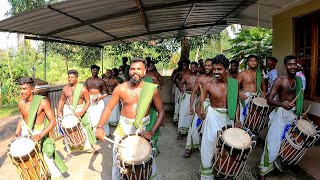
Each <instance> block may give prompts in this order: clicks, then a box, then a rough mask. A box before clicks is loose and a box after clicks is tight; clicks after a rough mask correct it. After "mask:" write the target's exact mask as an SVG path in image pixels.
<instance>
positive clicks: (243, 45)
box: [230, 27, 272, 67]
mask: <svg viewBox="0 0 320 180" xmlns="http://www.w3.org/2000/svg"><path fill="white" fill-rule="evenodd" d="M230 42H231V45H232V48H231V49H230V53H231V54H232V55H233V58H234V59H235V60H238V61H243V60H244V59H245V58H246V57H247V56H248V55H250V54H254V55H257V56H258V57H259V58H260V60H261V61H262V62H263V60H264V59H265V58H266V57H268V56H271V55H272V30H271V29H265V28H261V27H252V28H249V29H242V30H241V31H240V33H238V34H237V37H236V38H234V39H232V40H230ZM243 66H246V65H245V64H243V65H242V67H243Z"/></svg>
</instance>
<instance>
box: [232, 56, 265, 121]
mask: <svg viewBox="0 0 320 180" xmlns="http://www.w3.org/2000/svg"><path fill="white" fill-rule="evenodd" d="M258 59H259V58H258V57H257V56H255V55H249V56H248V57H247V63H248V70H245V71H242V72H240V73H239V74H238V76H237V80H238V81H239V85H240V90H241V92H240V93H239V97H240V121H241V123H242V124H243V123H244V119H245V117H246V114H247V111H248V105H249V102H250V101H251V99H252V98H253V97H254V96H256V95H262V96H263V97H265V95H266V91H267V87H266V84H265V81H264V79H263V78H262V73H261V69H260V68H258V66H259V62H258Z"/></svg>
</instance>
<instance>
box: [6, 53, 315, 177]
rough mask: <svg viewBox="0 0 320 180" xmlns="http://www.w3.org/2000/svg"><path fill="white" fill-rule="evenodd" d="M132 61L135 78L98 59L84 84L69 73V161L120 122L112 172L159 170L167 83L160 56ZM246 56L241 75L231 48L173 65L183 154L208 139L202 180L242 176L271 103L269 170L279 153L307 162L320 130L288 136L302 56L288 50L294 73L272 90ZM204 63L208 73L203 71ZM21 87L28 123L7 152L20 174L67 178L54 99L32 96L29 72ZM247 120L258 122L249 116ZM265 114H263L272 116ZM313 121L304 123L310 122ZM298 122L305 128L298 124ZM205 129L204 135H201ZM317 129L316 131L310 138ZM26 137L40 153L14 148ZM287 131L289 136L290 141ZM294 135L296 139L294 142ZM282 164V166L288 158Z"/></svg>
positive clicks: (299, 98)
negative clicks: (58, 148)
mask: <svg viewBox="0 0 320 180" xmlns="http://www.w3.org/2000/svg"><path fill="white" fill-rule="evenodd" d="M126 63H127V59H123V66H122V67H121V68H120V72H121V73H122V75H124V76H127V77H125V78H124V80H125V82H123V83H121V84H120V83H119V81H116V80H115V79H118V77H117V74H116V75H114V76H113V77H111V76H110V74H111V72H107V73H106V76H105V77H104V79H101V78H99V77H98V72H99V67H98V66H95V65H93V66H92V67H91V72H92V77H90V78H88V79H87V80H86V83H85V84H81V83H78V73H77V71H75V70H70V71H68V81H69V84H68V85H66V86H65V87H64V88H63V90H62V93H61V99H60V101H59V105H58V109H57V116H58V117H59V118H58V119H60V117H61V119H62V120H58V122H60V123H61V125H60V130H61V133H62V134H63V135H64V142H65V145H66V148H67V151H68V156H67V159H68V158H70V156H72V155H70V154H71V152H72V150H74V149H79V148H80V150H85V151H89V152H92V151H94V148H93V144H95V143H96V137H97V138H98V139H100V140H102V141H105V140H108V137H107V136H108V135H110V131H109V128H108V126H107V125H108V124H106V123H107V122H108V121H114V122H113V123H117V128H116V130H115V132H114V134H113V135H114V142H115V143H114V148H113V166H112V179H113V180H118V179H121V178H124V179H152V178H154V177H155V176H156V171H157V170H156V162H155V157H156V156H157V155H158V154H159V151H158V146H157V140H158V135H159V127H160V126H161V124H162V121H163V119H164V108H163V103H162V100H161V97H160V93H159V89H158V87H159V86H158V85H162V84H163V82H162V80H161V78H160V77H159V75H158V73H157V72H156V70H155V69H154V62H150V61H149V62H148V69H147V68H146V64H145V61H144V59H141V58H135V59H133V60H132V61H131V62H130V65H127V64H126ZM235 63H236V62H235ZM150 64H153V66H150ZM247 64H248V67H249V68H248V70H245V71H242V72H241V73H239V74H237V72H236V71H234V70H233V71H232V69H233V68H231V71H228V70H229V60H228V59H227V58H226V57H225V56H223V55H217V56H216V57H214V58H213V59H207V60H206V61H205V64H204V65H203V66H200V68H199V67H198V64H197V63H194V62H193V63H191V70H189V62H188V61H183V62H181V63H179V68H178V70H176V71H175V72H174V81H175V82H176V83H175V85H176V87H177V90H176V91H175V95H176V97H175V99H176V102H175V103H176V110H177V109H178V110H177V111H178V113H176V112H175V117H174V120H177V124H178V137H177V138H178V139H182V138H183V136H184V135H186V134H188V136H187V137H188V138H187V144H186V151H185V154H184V157H190V155H191V150H192V149H194V148H197V147H199V146H200V141H201V162H202V164H201V167H200V172H201V179H213V174H214V171H215V173H216V174H217V175H219V176H223V177H235V176H237V175H239V173H241V171H242V170H243V167H244V165H245V161H246V159H247V157H248V155H249V154H250V152H251V151H252V149H253V148H254V146H255V144H256V142H255V135H254V133H258V132H257V131H259V130H261V128H260V126H261V125H260V124H259V122H258V123H257V121H256V120H255V119H257V118H258V116H259V115H260V113H262V114H263V115H265V114H268V115H269V113H270V110H269V109H268V110H265V108H266V107H268V108H269V105H270V106H273V107H276V108H275V109H274V110H273V111H272V112H271V114H270V120H268V121H269V122H266V123H265V122H263V123H265V124H267V123H269V126H268V127H269V132H268V135H267V137H266V140H265V142H266V143H265V147H264V152H263V155H262V158H261V163H260V167H261V173H260V174H261V175H262V176H261V177H262V178H263V176H264V175H265V174H266V173H268V172H270V171H271V170H272V169H273V168H274V164H276V163H275V162H277V160H276V159H277V157H278V155H279V154H280V157H281V160H283V161H285V160H286V162H289V163H292V162H296V161H298V160H300V158H298V159H297V158H296V157H297V156H299V157H300V156H302V155H303V153H301V152H302V151H303V152H305V150H306V149H307V148H308V147H310V146H311V145H312V143H314V141H315V140H316V138H317V137H318V133H317V132H316V134H314V133H313V134H307V138H305V136H301V133H295V135H294V137H293V135H292V136H290V137H289V136H288V135H287V134H289V133H290V131H294V130H296V129H297V128H291V129H290V127H291V125H292V124H296V125H297V126H299V123H295V122H296V121H295V120H296V118H297V117H300V116H302V115H303V113H302V105H303V90H302V82H301V79H300V78H299V77H298V76H296V71H297V59H296V58H295V57H294V56H287V57H285V58H284V64H285V67H286V75H284V76H280V77H279V78H277V79H276V80H275V81H274V82H273V85H272V88H271V90H270V92H268V94H267V95H266V89H267V88H266V87H267V86H266V85H265V81H264V79H263V78H262V73H261V70H260V68H258V65H259V63H258V57H256V56H253V55H250V56H249V57H248V58H247ZM149 67H151V68H149ZM273 68H274V67H273ZM199 71H200V72H201V73H203V74H202V75H199ZM228 72H229V73H228ZM234 77H236V79H235V78H234ZM19 87H20V92H21V101H19V103H18V107H19V110H20V112H21V121H19V123H18V126H17V129H16V132H15V135H14V136H15V139H14V140H13V141H12V142H11V143H10V150H9V153H8V154H9V157H10V158H11V159H12V160H13V161H14V164H15V165H16V166H17V168H18V170H19V173H20V176H21V178H22V179H41V178H43V177H46V176H47V174H50V175H51V179H61V178H63V177H62V173H63V172H65V171H66V170H67V167H66V166H65V165H64V162H63V161H62V160H61V159H60V158H59V155H58V154H57V153H55V150H54V140H53V139H51V138H50V137H52V136H51V134H50V133H49V132H50V131H51V130H52V129H53V128H54V127H55V126H56V123H57V120H56V117H55V115H54V113H53V111H52V109H51V108H50V103H49V101H48V100H47V99H46V98H45V97H43V96H39V95H35V94H34V91H35V89H34V81H33V79H32V78H29V77H24V78H21V79H20V80H19ZM107 87H109V88H107ZM112 87H113V88H112ZM198 91H199V92H201V93H198ZM197 93H198V94H200V95H197ZM257 97H258V98H259V97H263V98H264V97H266V98H267V100H265V99H263V98H261V99H262V100H261V99H258V101H257V103H256V104H254V103H253V102H254V101H253V100H254V98H257ZM107 98H109V99H107ZM263 100H264V101H263ZM265 101H267V102H268V104H269V105H268V104H266V103H265ZM120 102H121V112H120V114H119V115H118V117H117V118H118V120H114V119H112V118H111V117H112V114H113V113H114V111H113V110H114V109H115V108H117V106H118V107H119V103H120ZM263 102H264V103H265V104H264V103H263ZM104 103H105V104H104ZM101 107H102V108H101ZM254 108H255V109H254ZM117 111H119V110H117ZM265 116H266V115H265ZM248 117H251V118H248ZM256 117H257V118H256ZM248 119H250V120H251V121H250V122H249V123H247V124H246V121H247V120H248ZM258 119H259V118H258ZM260 119H263V121H264V119H266V118H260ZM260 119H259V121H260ZM64 121H65V122H64ZM261 121H262V120H261ZM298 121H299V120H298ZM304 121H306V120H304ZM73 123H74V124H73ZM307 123H309V122H308V121H306V122H303V123H300V124H302V125H301V126H304V125H305V124H307ZM257 124H258V125H257ZM307 125H310V124H307ZM311 125H313V124H311ZM264 127H265V125H263V128H264ZM250 129H251V130H250ZM289 129H290V130H289ZM302 129H303V128H302ZM298 130H300V131H301V132H302V134H303V133H306V132H304V131H303V130H301V128H300V129H299V127H298ZM298 130H296V131H298ZM199 134H202V140H200V139H201V138H200V135H199ZM293 134H294V133H293ZM304 135H305V134H304ZM26 136H29V137H26ZM300 136H301V137H300ZM292 137H293V138H292ZM309 137H310V138H309ZM312 137H316V138H313V139H312V141H311V140H310V139H311V138H312ZM22 138H26V139H32V140H33V141H34V142H37V143H35V144H31V145H30V147H31V149H32V150H31V151H32V152H33V151H40V152H42V153H39V152H36V153H31V152H22V153H21V154H23V155H24V156H26V157H22V155H21V154H20V155H19V153H17V152H15V150H14V149H15V148H14V146H15V144H17V141H19V140H21V139H22ZM308 138H309V140H308ZM284 139H287V140H288V141H289V140H290V143H283V142H284V141H283V140H284ZM292 141H294V142H293V143H296V144H294V145H292V146H290V144H292ZM39 144H41V146H40V145H39ZM300 146H301V147H300ZM299 147H300V148H299ZM16 149H17V148H16ZM26 149H28V148H26ZM24 151H27V150H24ZM280 152H281V153H280ZM26 154H28V155H26ZM34 154H36V155H34ZM41 154H42V155H41ZM35 161H37V162H38V163H35ZM35 164H36V165H35ZM277 165H278V166H277V167H278V168H280V169H282V168H281V167H280V166H279V165H281V164H279V163H278V164H277Z"/></svg>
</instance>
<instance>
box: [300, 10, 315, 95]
mask: <svg viewBox="0 0 320 180" xmlns="http://www.w3.org/2000/svg"><path fill="white" fill-rule="evenodd" d="M319 30H320V11H317V12H314V13H312V14H308V15H306V16H303V17H299V18H295V19H294V36H295V54H296V56H297V57H298V62H299V63H300V64H301V65H302V67H303V73H304V75H305V76H306V79H307V83H306V89H305V96H306V98H308V99H312V100H317V101H320V43H319V42H320V34H319Z"/></svg>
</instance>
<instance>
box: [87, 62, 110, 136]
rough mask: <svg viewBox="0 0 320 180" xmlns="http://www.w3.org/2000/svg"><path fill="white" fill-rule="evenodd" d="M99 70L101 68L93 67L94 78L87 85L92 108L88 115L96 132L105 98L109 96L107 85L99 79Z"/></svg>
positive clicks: (89, 109) (88, 80)
mask: <svg viewBox="0 0 320 180" xmlns="http://www.w3.org/2000/svg"><path fill="white" fill-rule="evenodd" d="M99 70H100V67H99V66H97V65H92V66H91V74H92V76H91V77H90V78H88V79H87V80H86V83H85V86H86V88H87V89H88V90H89V95H90V106H89V108H88V113H89V119H90V122H91V126H92V127H93V130H94V131H95V130H96V126H97V124H98V121H99V119H100V116H101V113H102V111H103V108H104V102H103V98H105V97H107V96H108V93H107V86H106V83H105V82H104V81H103V80H102V79H101V78H99V77H98V74H99ZM106 130H108V129H106Z"/></svg>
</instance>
